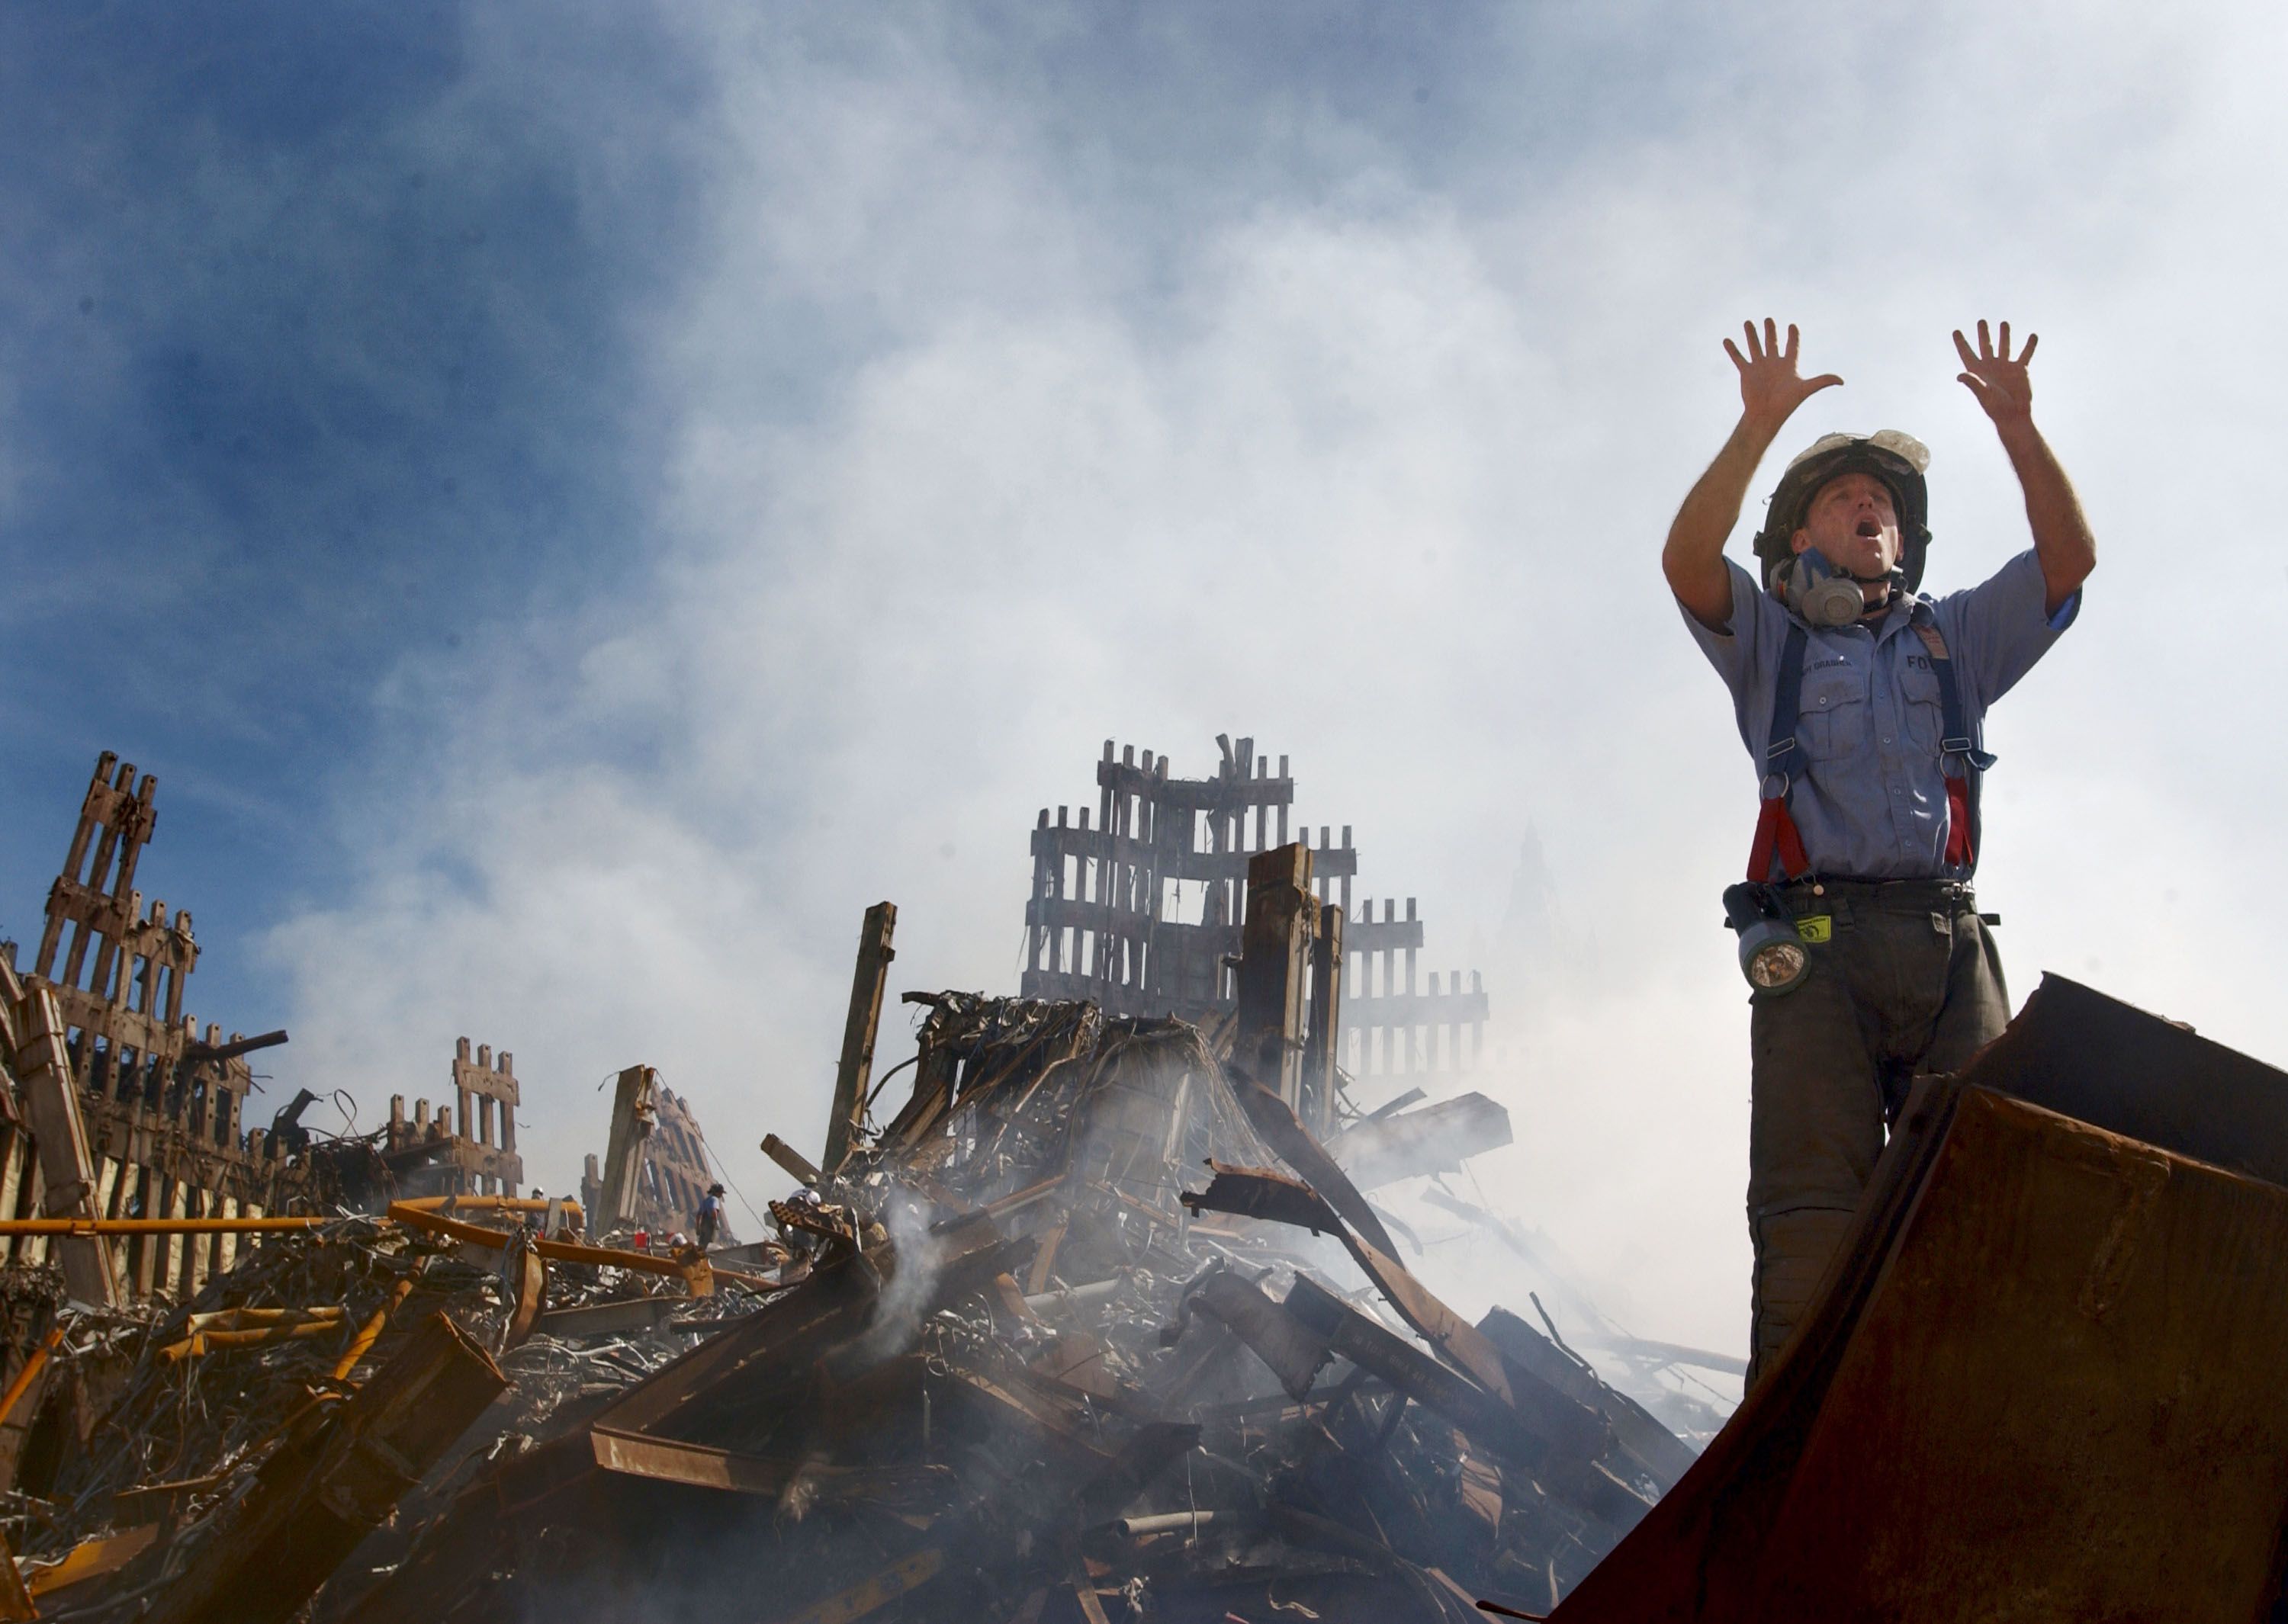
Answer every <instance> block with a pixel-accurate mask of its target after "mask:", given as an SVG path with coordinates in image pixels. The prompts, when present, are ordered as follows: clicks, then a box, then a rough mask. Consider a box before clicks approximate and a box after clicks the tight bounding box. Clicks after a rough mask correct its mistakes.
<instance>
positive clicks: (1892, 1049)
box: [1661, 321, 2097, 1388]
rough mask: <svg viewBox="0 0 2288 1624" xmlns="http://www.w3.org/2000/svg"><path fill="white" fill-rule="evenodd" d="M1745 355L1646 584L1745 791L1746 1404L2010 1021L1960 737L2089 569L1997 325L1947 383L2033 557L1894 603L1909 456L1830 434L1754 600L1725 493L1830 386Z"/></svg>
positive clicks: (2027, 351)
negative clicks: (1960, 1076)
mask: <svg viewBox="0 0 2288 1624" xmlns="http://www.w3.org/2000/svg"><path fill="white" fill-rule="evenodd" d="M1745 333H1746V349H1745V350H1744V351H1743V350H1742V349H1741V347H1740V346H1739V345H1735V344H1733V343H1732V342H1731V341H1730V340H1729V339H1727V340H1726V341H1725V344H1724V348H1725V350H1726V351H1727V353H1729V354H1730V356H1731V358H1732V364H1733V365H1734V366H1735V367H1736V368H1738V369H1739V374H1740V403H1741V413H1740V421H1739V423H1738V424H1737V425H1736V426H1735V427H1734V429H1733V430H1732V436H1731V438H1730V439H1729V440H1727V441H1725V443H1724V448H1723V449H1722V450H1721V451H1720V452H1719V453H1718V454H1717V456H1716V460H1715V462H1714V463H1712V464H1710V466H1709V469H1708V471H1707V472H1705V473H1704V474H1703V475H1701V476H1700V479H1699V482H1698V483H1697V484H1696V485H1695V486H1694V487H1692V492H1691V494H1690V495H1688V496H1687V497H1686V498H1685V500H1684V505H1683V507H1682V508H1681V509H1680V511H1678V513H1677V516H1676V522H1675V523H1674V524H1673V525H1672V527H1670V529H1669V533H1668V543H1667V545H1666V547H1665V548H1664V550H1663V551H1662V554H1661V567H1662V570H1663V572H1664V574H1666V575H1667V577H1668V584H1669V588H1670V590H1672V591H1673V592H1674V593H1675V594H1676V599H1677V602H1678V604H1679V606H1680V607H1681V608H1682V609H1683V611H1684V617H1685V622H1686V624H1687V626H1688V628H1689V629H1690V630H1691V633H1692V636H1693V638H1694V640H1695V641H1696V642H1697V643H1698V644H1699V645H1700V647H1701V651H1702V652H1703V653H1704V654H1706V655H1707V656H1708V660H1709V662H1710V663H1711V664H1712V665H1713V666H1714V667H1715V668H1716V671H1717V674H1718V675H1719V676H1720V677H1723V679H1724V682H1725V685H1726V686H1728V688H1730V689H1731V691H1732V702H1733V706H1734V709H1735V710H1736V714H1737V717H1738V720H1739V727H1740V736H1741V738H1742V740H1743V741H1745V743H1746V744H1747V747H1748V752H1749V754H1750V756H1751V757H1752V758H1753V759H1754V761H1755V763H1756V771H1757V775H1758V777H1759V779H1760V780H1761V794H1762V798H1763V805H1762V809H1761V815H1760V819H1759V821H1758V823H1757V826H1756V837H1755V840H1754V843H1753V848H1752V855H1751V858H1750V864H1749V870H1750V871H1749V875H1748V880H1749V883H1748V884H1747V885H1744V886H1740V887H1736V888H1735V891H1733V892H1730V893H1727V898H1726V902H1727V911H1728V913H1731V914H1732V915H1734V923H1736V925H1739V924H1741V923H1742V921H1741V918H1740V915H1741V912H1742V910H1743V908H1745V909H1746V910H1747V911H1748V912H1750V913H1751V914H1752V915H1755V916H1757V917H1759V918H1760V919H1761V920H1763V921H1766V922H1769V923H1768V924H1767V929H1768V932H1769V936H1770V938H1771V939H1773V940H1774V942H1775V950H1774V951H1773V952H1772V953H1771V954H1770V955H1769V956H1768V957H1759V958H1758V959H1757V960H1756V961H1755V963H1753V964H1752V965H1748V964H1746V962H1745V961H1744V967H1747V968H1749V969H1750V979H1751V981H1752V983H1757V984H1759V985H1758V986H1757V990H1756V991H1755V992H1754V993H1752V996H1751V1002H1752V1008H1751V1010H1750V1014H1749V1020H1748V1025H1749V1042H1750V1046H1751V1054H1752V1066H1751V1089H1752V1104H1751V1108H1750V1128H1749V1145H1748V1224H1749V1230H1750V1232H1751V1234H1752V1237H1753V1240H1754V1243H1755V1276H1754V1292H1755V1295H1754V1313H1753V1326H1752V1346H1751V1349H1750V1355H1749V1365H1748V1377H1747V1381H1748V1385H1749V1386H1750V1387H1751V1388H1752V1387H1753V1386H1754V1385H1755V1383H1756V1382H1757V1381H1758V1380H1759V1379H1760V1377H1761V1376H1762V1375H1763V1374H1765V1373H1766V1372H1768V1370H1769V1369H1770V1367H1771V1365H1772V1361H1773V1359H1774V1357H1775V1356H1776V1354H1777V1353H1778V1352H1779V1351H1780V1349H1781V1348H1782V1347H1783V1346H1784V1344H1785V1343H1786V1342H1787V1340H1788V1337H1789V1335H1790V1334H1791V1333H1792V1332H1793V1331H1794V1330H1795V1328H1796V1327H1797V1325H1798V1324H1799V1321H1800V1320H1801V1319H1802V1318H1803V1314H1804V1311H1805V1309H1806V1308H1807V1306H1808V1304H1809V1303H1810V1301H1811V1297H1812V1294H1813V1291H1814V1289H1815V1287H1817V1286H1818V1285H1819V1283H1820V1278H1821V1276H1822V1274H1823V1272H1824V1271H1825V1270H1826V1267H1827V1264H1828V1263H1829V1261H1830V1260H1831V1258H1832V1257H1833V1256H1834V1255H1835V1253H1836V1251H1837V1250H1838V1248H1839V1246H1840V1245H1841V1243H1842V1240H1843V1239H1844V1235H1845V1232H1846V1231H1847V1229H1848V1228H1849V1226H1850V1223H1851V1217H1852V1212H1853V1209H1854V1208H1855V1207H1856V1206H1857V1205H1858V1201H1859V1197H1860V1194H1861V1192H1863V1190H1864V1189H1865V1187H1866V1184H1867V1180H1868V1176H1869V1175H1870V1173H1871V1171H1872V1169H1873V1168H1874V1164H1875V1158H1876V1155H1877V1153H1879V1151H1880V1150H1881V1149H1882V1146H1883V1138H1884V1132H1885V1129H1886V1126H1887V1122H1888V1121H1891V1120H1895V1117H1896V1115H1897V1113H1898V1111H1899V1108H1900V1106H1901V1105H1902V1104H1903V1102H1904V1099H1905V1095H1906V1089H1907V1085H1908V1083H1909V1081H1911V1079H1912V1078H1913V1077H1914V1076H1915V1075H1917V1074H1919V1073H1937V1072H1950V1071H1955V1070H1958V1069H1960V1067H1961V1066H1963V1064H1964V1063H1965V1062H1966V1061H1967V1060H1968V1059H1969V1058H1970V1057H1971V1055H1972V1054H1973V1053H1974V1051H1975V1050H1977V1049H1978V1048H1979V1047H1980V1046H1981V1045H1982V1044H1984V1043H1985V1042H1988V1041H1989V1040H1990V1039H1991V1038H1993V1037H1994V1036H1995V1035H1996V1034H1998V1033H1999V1032H2000V1031H2001V1030H2002V1027H2003V1025H2004V1024H2005V1022H2006V1021H2007V1020H2008V1018H2009V1013H2010V1005H2009V999H2008V994H2006V991H2005V989H2004V986H2003V981H2002V963H2001V959H2000V957H1999V955H1998V953H1997V951H1996V948H1995V944H1994V939H1993V938H1992V937H1991V936H1990V934H1989V932H1988V926H1989V925H1990V924H1992V923H1997V922H1996V921H1995V919H1994V918H1993V916H1991V915H1988V916H1985V917H1983V918H1982V916H1981V915H1980V914H1979V912H1978V908H1977V905H1976V903H1975V901H1974V899H1973V898H1972V894H1971V889H1970V878H1971V872H1972V869H1973V867H1974V866H1975V864H1976V861H1977V857H1978V835H1979V831H1978V820H1977V808H1978V783H1979V776H1980V774H1981V773H1982V772H1983V770H1984V769H1985V768H1986V767H1987V766H1988V765H1990V764H1991V762H1992V759H1993V758H1992V757H1990V756H1988V755H1986V754H1985V753H1984V750H1983V749H1982V744H1981V724H1982V719H1983V717H1984V716H1985V713H1986V710H1987V708H1988V707H1989V706H1990V705H1991V704H1993V702H1994V701H1996V700H1998V699H1999V698H2001V697H2002V695H2003V694H2005V693H2008V692H2009V690H2010V688H2011V687H2012V685H2014V684H2015V683H2016V682H2017V680H2018V679H2019V678H2020V677H2023V676H2024V675H2025V674H2026V672H2027V671H2028V670H2029V669H2030V668H2031V667H2032V666H2033V664H2034V662H2035V661H2037V660H2039V659H2040V658H2041V657H2042V655H2043V654H2045V653H2046V652H2047V651H2048V649H2049V647H2050V645H2051V644H2052V643H2054V642H2055V641H2056V640H2057V638H2058V636H2059V634H2060V633H2062V631H2064V630H2065V629H2066V628H2067V627H2068V626H2069V625H2070V624H2071V623H2072V622H2073V618H2074V615H2075V614H2076V612H2077V610H2078V609H2079V607H2080V604H2081V585H2082V582H2083V581H2084V580H2085V578H2086V577H2087V576H2088V574H2089V573H2090V571H2091V570H2092V569H2093V567H2094V566H2095V565H2096V562H2097V555H2096V545H2095V543H2094V542H2093V540H2092V538H2091V535H2090V531H2089V525H2088V522H2087V521H2086V520H2085V519H2084V518H2083V516H2082V511H2081V504H2080V503H2079V501H2078V500H2077V498H2076V496H2075V495H2074V491H2073V487H2072V485H2071V484H2070V482H2069V481H2068V480H2067V479H2066V475H2065V471H2064V469H2062V467H2060V466H2059V464H2058V460H2057V458H2056V457H2055V456H2054V455H2053V454H2052V453H2051V451H2050V448H2049V447H2048V445H2047V444H2046V443H2045V442H2044V440H2043V439H2042V436H2041V434H2040V433H2039V432H2038V431H2037V430H2036V429H2035V427H2034V420H2033V416H2032V410H2031V408H2032V402H2033V391H2032V388H2031V386H2030V382H2029V378H2028V374H2027V370H2026V364H2027V362H2028V361H2030V360H2032V359H2033V354H2034V345H2035V338H2034V337H2033V336H2032V335H2028V336H2027V338H2026V342H2025V347H2024V348H2023V349H2022V351H2020V352H2019V353H2018V354H2016V355H2015V356H2013V355H2012V354H2011V353H2010V327H2009V323H2007V322H2004V323H2003V324H2002V326H2001V329H2000V330H1999V333H1998V340H1999V341H1998V342H1996V337H1997V336H1990V334H1989V332H1988V329H1987V324H1986V323H1985V322H1983V321H1981V322H1980V323H1979V324H1978V345H1977V348H1976V350H1975V351H1973V349H1972V348H1971V346H1970V343H1969V341H1968V340H1967V339H1966V338H1965V337H1963V335H1962V334H1961V333H1959V332H1958V333H1956V334H1955V335H1954V343H1955V348H1956V351H1957V353H1958V354H1959V355H1960V357H1961V360H1962V368H1963V370H1962V371H1961V373H1960V374H1959V375H1958V376H1959V377H1960V381H1961V382H1962V383H1963V384H1965V385H1966V387H1967V388H1968V389H1969V391H1970V392H1971V393H1972V394H1973V395H1974V397H1975V398H1976V399H1977V401H1978V404H1979V405H1980V406H1981V407H1982V408H1984V410H1985V412H1986V415H1987V416H1988V417H1989V418H1990V419H1991V420H1992V421H1993V424H1994V427H1995V430H1996V432H1997V433H1998V435H1999V436H2000V438H2001V441H2002V448H2003V450H2004V452H2005V453H2006V454H2007V456H2008V457H2009V459H2010V465H2011V466H2012V468H2014V470H2015V471H2017V475H2018V482H2019V485H2020V487H2022V489H2023V491H2024V493H2025V499H2026V519H2027V522H2028V524H2029V526H2030V528H2031V529H2032V532H2033V541H2034V545H2033V548H2032V550H2031V551H2028V552H2023V553H2021V554H2019V555H2018V556H2017V557H2015V558H2012V559H2011V560H2010V561H2009V562H2008V563H2006V564H2005V565H2003V566H2002V567H2001V568H2000V569H1999V570H1998V571H1996V572H1995V573H1994V574H1993V575H1992V576H1991V577H1990V579H1988V580H1987V581H1986V582H1983V583H1982V584H1981V585H1978V586H1975V587H1972V588H1970V589H1969V590H1964V591H1957V592H1950V593H1949V594H1947V595H1946V596H1944V597H1942V598H1923V597H1919V596H1918V595H1917V588H1918V587H1919V585H1920V583H1921V580H1922V566H1923V553H1924V549H1925V547H1926V545H1927V543H1928V542H1929V539H1930V530H1929V527H1928V525H1927V513H1928V504H1927V492H1926V489H1925V486H1924V483H1923V474H1924V471H1925V468H1926V467H1927V464H1928V462H1929V455H1930V454H1929V453H1928V452H1927V450H1926V449H1925V448H1923V446H1922V445H1921V444H1920V442H1919V441H1917V440H1913V439H1912V438H1911V437H1910V436H1907V435H1904V434H1901V433H1897V432H1892V431H1887V432H1881V433H1878V434H1874V435H1871V436H1868V437H1865V438H1859V437H1855V436H1851V435H1844V434H1831V435H1829V436H1827V437H1826V438H1824V439H1823V440H1818V441H1816V442H1815V443H1814V444H1813V445H1812V446H1811V447H1810V448H1809V449H1807V450H1806V451H1805V452H1804V453H1803V454H1802V455H1801V456H1798V457H1797V458H1796V459H1795V460H1794V461H1793V462H1792V463H1790V464H1789V465H1788V468H1787V471H1785V472H1784V474H1783V475H1782V476H1781V478H1780V481H1779V485H1778V487H1777V488H1776V490H1775V491H1774V492H1773V495H1772V498H1771V503H1770V507H1769V510H1768V513H1767V516H1766V519H1765V523H1764V526H1763V527H1762V529H1761V531H1760V533H1759V535H1757V537H1756V540H1755V545H1754V551H1755V553H1756V556H1757V558H1759V559H1760V562H1761V565H1762V571H1761V574H1762V579H1761V580H1760V581H1759V580H1758V579H1757V578H1756V577H1754V576H1752V575H1750V574H1748V573H1747V571H1746V570H1744V569H1743V568H1742V567H1741V566H1739V565H1737V564H1736V563H1734V562H1733V561H1732V560H1730V559H1728V558H1726V557H1725V556H1724V544H1725V542H1726V540H1727V538H1728V537H1729V535H1731V533H1732V529H1733V527H1734V526H1735V525H1736V524H1737V523H1738V521H1739V518H1740V510H1741V504H1742V503H1743V501H1744V498H1745V497H1746V495H1747V492H1748V484H1749V481H1750V479H1752V478H1753V476H1754V474H1755V471H1756V468H1757V465H1758V464H1759V463H1760V462H1761V461H1762V459H1763V456H1764V454H1765V452H1766V451H1768V449H1769V448H1770V447H1771V444H1772V442H1773V440H1775V439H1776V437H1777V436H1778V434H1779V432H1780V429H1781V427H1782V426H1783V425H1784V424H1785V423H1786V422H1787V420H1788V418H1789V417H1790V416H1792V415H1793V414H1794V412H1795V409H1796V408H1798V407H1799V406H1800V405H1802V404H1803V402H1804V401H1805V400H1808V399H1809V398H1810V397H1811V396H1813V395H1815V394H1816V393H1818V392H1820V391H1821V390H1823V389H1828V388H1831V387H1833V386H1834V385H1836V384H1840V383H1841V382H1842V381H1843V380H1842V379H1841V378H1839V377H1838V376H1835V375H1834V374H1832V373H1827V374H1823V375H1822V376H1817V377H1812V378H1805V377H1802V376H1799V374H1798V372H1797V369H1796V346H1797V334H1796V329H1794V328H1793V327H1790V328H1789V329H1787V341H1786V343H1785V345H1784V346H1783V345H1782V344H1781V343H1780V338H1779V333H1778V331H1777V329H1776V326H1775V324H1774V323H1773V322H1771V321H1765V323H1764V325H1763V331H1762V333H1761V334H1760V335H1759V334H1758V332H1757V331H1756V329H1755V326H1754V324H1753V323H1750V324H1748V325H1747V327H1746V329H1745ZM1771 924H1776V926H1777V929H1776V930H1774V929H1770V925H1771ZM1790 927H1791V928H1792V934H1791V935H1787V934H1785V933H1786V932H1787V931H1788V930H1789V928H1790ZM1760 939H1761V938H1760ZM1744 940H1745V938H1744Z"/></svg>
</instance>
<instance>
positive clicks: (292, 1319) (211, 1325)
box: [159, 1308, 346, 1365]
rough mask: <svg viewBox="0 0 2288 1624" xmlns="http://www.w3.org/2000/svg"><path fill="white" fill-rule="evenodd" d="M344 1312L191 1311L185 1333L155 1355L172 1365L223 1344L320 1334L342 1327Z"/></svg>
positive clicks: (241, 1345)
mask: <svg viewBox="0 0 2288 1624" xmlns="http://www.w3.org/2000/svg"><path fill="white" fill-rule="evenodd" d="M345 1312H346V1311H344V1310H342V1309H340V1308H310V1309H300V1308H226V1309H222V1310H220V1311H217V1312H215V1313H211V1314H193V1315H192V1316H191V1317H190V1319H189V1320H188V1321H187V1322H186V1325H185V1327H184V1328H185V1329H186V1330H187V1331H188V1332H189V1335H187V1336H185V1337H184V1338H182V1340H181V1341H179V1342H172V1343H168V1344H167V1345H166V1346H165V1347H163V1348H162V1349H160V1350H159V1357H160V1358H161V1359H164V1360H166V1361H167V1362H168V1363H169V1364H171V1365H172V1364H178V1363H179V1362H180V1361H182V1360H184V1359H196V1358H198V1357H199V1356H200V1355H201V1354H204V1353H211V1352H218V1351H221V1350H223V1349H226V1348H256V1347H262V1346H266V1345H267V1344H269V1343H280V1342H293V1341H296V1340H298V1338H301V1337H306V1336H324V1335H330V1334H331V1333H333V1332H336V1331H338V1330H340V1329H341V1328H342V1324H343V1319H344V1317H345Z"/></svg>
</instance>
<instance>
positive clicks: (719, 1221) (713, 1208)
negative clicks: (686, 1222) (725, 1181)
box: [692, 1184, 723, 1251]
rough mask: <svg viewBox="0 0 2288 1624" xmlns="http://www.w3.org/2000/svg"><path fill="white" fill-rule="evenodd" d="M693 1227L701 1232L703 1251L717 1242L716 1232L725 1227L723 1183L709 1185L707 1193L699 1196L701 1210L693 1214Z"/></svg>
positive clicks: (700, 1244) (700, 1245) (700, 1238)
mask: <svg viewBox="0 0 2288 1624" xmlns="http://www.w3.org/2000/svg"><path fill="white" fill-rule="evenodd" d="M692 1227H693V1228H695V1229H696V1230H697V1231H698V1232H699V1247H700V1249H701V1250H702V1251H704V1250H706V1248H709V1247H711V1246H713V1245H714V1244H715V1235H716V1232H718V1231H719V1230H720V1229H721V1228H722V1227H723V1186H722V1185H720V1184H710V1185H708V1186H707V1193H706V1194H705V1195H703V1196H701V1197H700V1198H699V1210H698V1211H697V1212H696V1213H695V1214H693V1215H692Z"/></svg>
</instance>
